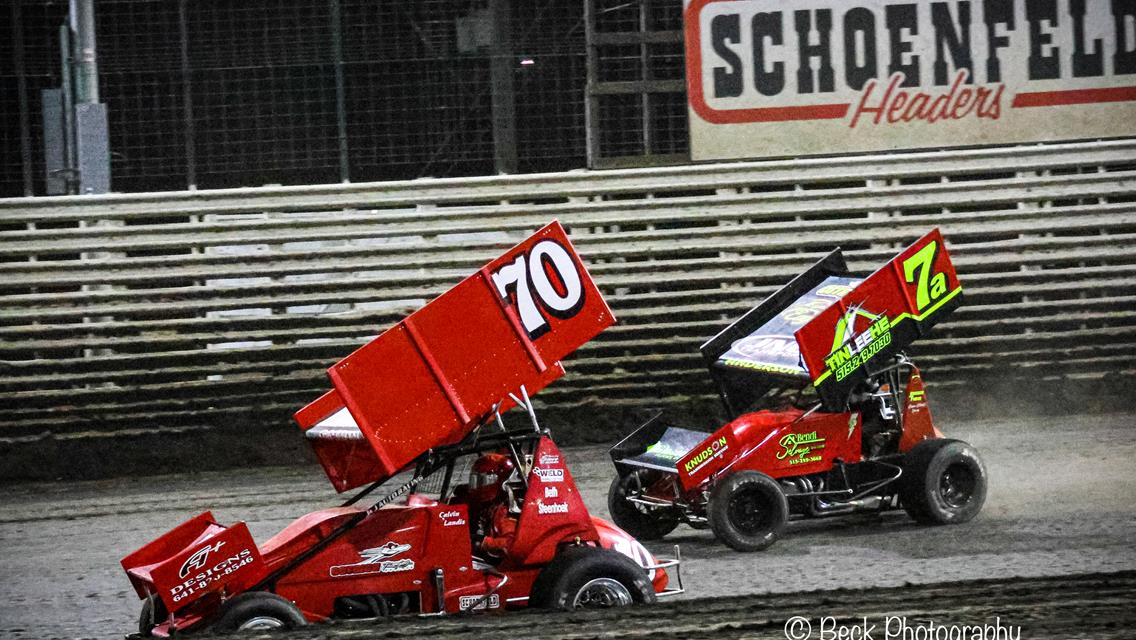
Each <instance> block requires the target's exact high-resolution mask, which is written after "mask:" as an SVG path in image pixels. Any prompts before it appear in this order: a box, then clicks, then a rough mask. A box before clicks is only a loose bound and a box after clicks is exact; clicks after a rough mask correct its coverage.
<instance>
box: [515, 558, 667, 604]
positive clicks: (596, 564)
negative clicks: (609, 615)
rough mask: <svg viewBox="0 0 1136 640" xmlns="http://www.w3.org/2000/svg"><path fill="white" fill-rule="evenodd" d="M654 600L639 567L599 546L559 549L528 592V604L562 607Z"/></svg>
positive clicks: (652, 588) (649, 583)
mask: <svg viewBox="0 0 1136 640" xmlns="http://www.w3.org/2000/svg"><path fill="white" fill-rule="evenodd" d="M605 592H606V593H605ZM597 596H598V597H597ZM655 600H656V597H655V588H654V586H653V585H652V584H651V581H650V579H649V578H648V577H647V571H646V570H645V569H643V567H640V566H639V565H638V564H636V563H635V562H633V561H632V560H631V559H630V558H628V557H627V556H625V555H623V554H622V553H619V552H618V551H612V550H610V549H601V548H599V547H565V548H564V549H562V550H561V551H560V553H558V554H556V557H555V558H554V559H553V560H552V562H550V563H549V564H548V566H547V567H545V568H544V569H543V570H542V571H541V572H540V575H538V576H537V578H536V582H534V583H533V588H532V592H531V593H530V594H529V606H532V607H539V608H543V609H561V610H565V611H572V610H574V609H577V608H609V607H615V606H626V605H630V604H649V603H653V602H655Z"/></svg>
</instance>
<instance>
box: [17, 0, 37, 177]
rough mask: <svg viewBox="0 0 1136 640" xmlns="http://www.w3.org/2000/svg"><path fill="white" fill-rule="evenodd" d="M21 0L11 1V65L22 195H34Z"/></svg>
mask: <svg viewBox="0 0 1136 640" xmlns="http://www.w3.org/2000/svg"><path fill="white" fill-rule="evenodd" d="M21 2H22V0H12V49H13V52H12V64H13V66H15V71H16V92H17V100H19V103H20V107H19V108H20V156H21V162H22V163H23V169H24V195H25V196H31V195H35V186H34V183H33V182H32V129H31V115H30V114H29V113H28V111H29V109H30V107H29V106H28V76H27V70H26V69H25V68H24V21H23V18H22V17H21V15H20V3H21Z"/></svg>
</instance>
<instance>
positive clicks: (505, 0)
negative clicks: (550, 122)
mask: <svg viewBox="0 0 1136 640" xmlns="http://www.w3.org/2000/svg"><path fill="white" fill-rule="evenodd" d="M510 13H511V11H510V6H509V0H489V16H490V20H491V21H492V24H493V34H494V38H493V46H492V47H491V48H490V51H489V55H490V58H489V82H490V84H491V85H492V87H493V164H494V167H495V168H496V169H497V173H516V172H517V105H516V92H515V90H514V87H513V68H514V64H515V61H514V60H513V33H512V20H511V19H510V18H511V16H510Z"/></svg>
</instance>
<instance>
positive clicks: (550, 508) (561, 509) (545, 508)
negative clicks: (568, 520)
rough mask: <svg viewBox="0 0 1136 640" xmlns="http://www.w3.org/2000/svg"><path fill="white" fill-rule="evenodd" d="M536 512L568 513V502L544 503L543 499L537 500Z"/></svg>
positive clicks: (543, 513)
mask: <svg viewBox="0 0 1136 640" xmlns="http://www.w3.org/2000/svg"><path fill="white" fill-rule="evenodd" d="M536 512H537V513H538V514H540V515H542V516H543V515H547V514H550V513H568V503H567V502H549V503H548V504H545V503H544V501H543V500H537V501H536Z"/></svg>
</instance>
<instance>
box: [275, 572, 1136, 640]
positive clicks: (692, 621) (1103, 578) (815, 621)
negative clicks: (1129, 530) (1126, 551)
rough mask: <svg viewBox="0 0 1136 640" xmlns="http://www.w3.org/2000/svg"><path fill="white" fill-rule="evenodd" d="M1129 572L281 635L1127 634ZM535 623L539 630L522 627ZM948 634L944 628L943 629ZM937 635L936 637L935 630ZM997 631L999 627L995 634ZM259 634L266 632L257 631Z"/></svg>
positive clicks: (689, 639) (1133, 576) (810, 639)
mask: <svg viewBox="0 0 1136 640" xmlns="http://www.w3.org/2000/svg"><path fill="white" fill-rule="evenodd" d="M1134 599H1136V572H1130V571H1129V572H1123V573H1113V574H1088V575H1079V576H1066V577H1058V578H1008V579H1001V580H982V581H977V582H974V581H972V582H953V583H943V584H937V585H919V586H908V587H892V588H888V589H864V590H833V591H812V592H805V593H794V594H773V595H767V596H765V597H760V598H757V597H753V596H732V597H723V598H714V599H705V598H699V599H692V600H686V601H682V602H676V603H672V604H660V605H656V606H654V607H639V608H636V609H630V610H620V611H587V612H580V613H543V612H535V611H532V612H529V611H526V612H523V613H521V614H519V615H518V614H514V615H492V616H485V615H483V616H464V617H458V618H454V617H451V618H446V619H437V618H435V619H429V618H427V619H421V618H419V619H408V620H403V619H399V620H394V621H389V622H382V623H364V622H357V623H350V624H341V625H334V626H332V627H326V626H325V627H314V626H313V627H309V628H307V629H303V630H300V631H297V632H294V633H291V634H288V636H287V637H288V638H297V639H300V638H309V639H312V640H316V639H317V638H318V639H323V638H335V639H340V638H362V637H375V636H377V635H379V634H380V633H381V635H382V637H384V638H390V639H392V640H393V639H397V638H421V637H430V638H435V639H440V640H450V639H455V640H466V639H473V638H488V637H499V638H525V637H530V636H532V635H539V637H542V638H557V639H560V640H585V639H588V638H597V637H603V638H608V639H611V640H617V639H621V638H637V639H641V638H660V639H663V638H682V639H684V640H695V639H699V638H706V639H708V640H710V639H713V640H718V639H722V638H754V639H759V638H760V639H768V640H825V639H828V638H833V639H835V638H836V637H837V636H838V635H839V634H840V633H841V632H842V630H843V632H844V633H846V634H847V635H845V636H843V637H845V638H856V639H857V640H889V639H895V640H899V639H901V638H903V639H907V638H910V639H911V640H915V639H920V640H922V639H923V638H943V640H946V639H947V638H952V637H954V638H960V637H965V638H967V639H969V638H972V637H974V634H975V633H976V632H977V633H979V634H986V635H985V636H983V635H979V636H978V637H980V638H982V637H985V638H990V639H991V640H994V639H995V638H1031V639H1035V640H1036V639H1040V638H1053V639H1054V640H1058V639H1059V640H1068V639H1069V638H1082V637H1092V638H1109V639H1110V638H1117V639H1119V638H1132V637H1133V635H1134V634H1133V630H1134V628H1136V609H1133V607H1132V606H1131V604H1132V602H1133V600H1134ZM535 625H539V628H540V633H539V634H533V633H532V628H533V627H534V626H535ZM952 633H954V634H956V635H954V636H952V635H950V634H952ZM936 634H938V635H936ZM999 634H1001V635H999ZM264 637H268V636H264Z"/></svg>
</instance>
